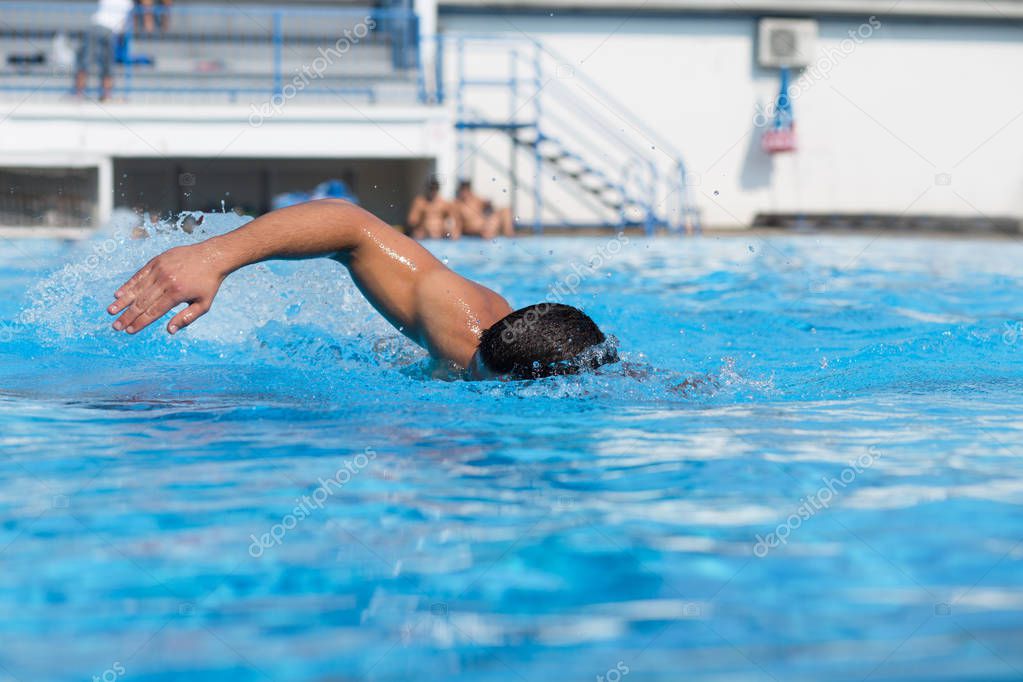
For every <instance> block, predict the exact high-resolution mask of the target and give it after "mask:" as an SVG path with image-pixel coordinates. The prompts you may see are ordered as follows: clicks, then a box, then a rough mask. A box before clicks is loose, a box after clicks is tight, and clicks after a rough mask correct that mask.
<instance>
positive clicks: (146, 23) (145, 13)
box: [140, 0, 156, 33]
mask: <svg viewBox="0 0 1023 682" xmlns="http://www.w3.org/2000/svg"><path fill="white" fill-rule="evenodd" d="M140 4H141V5H142V28H143V29H144V30H145V32H146V33H152V32H153V30H154V29H155V28H156V21H155V20H154V18H153V0H142V2H141V3H140Z"/></svg>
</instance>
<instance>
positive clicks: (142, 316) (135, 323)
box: [122, 293, 180, 334]
mask: <svg viewBox="0 0 1023 682" xmlns="http://www.w3.org/2000/svg"><path fill="white" fill-rule="evenodd" d="M179 302H180V301H177V300H175V298H174V297H173V296H171V295H170V294H168V293H164V294H163V295H161V296H160V297H159V298H157V299H156V300H155V301H152V302H151V303H149V304H148V305H145V306H142V305H140V306H139V310H140V311H141V313H139V315H137V316H136V317H135V319H133V320H131V321H130V322H128V325H127V327H126V328H125V331H126V332H128V333H129V334H138V333H139V332H140V331H142V330H143V329H145V328H146V327H148V326H149V325H150V324H152V322H153V320H156V319H159V318H161V317H163V316H164V315H166V314H167V311H168V310H170V309H171V308H173V307H174V306H176V305H177V304H178V303H179ZM122 319H123V318H122Z"/></svg>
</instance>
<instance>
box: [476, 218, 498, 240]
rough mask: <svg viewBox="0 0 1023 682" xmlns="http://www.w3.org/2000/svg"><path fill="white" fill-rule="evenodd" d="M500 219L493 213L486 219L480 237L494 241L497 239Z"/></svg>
mask: <svg viewBox="0 0 1023 682" xmlns="http://www.w3.org/2000/svg"><path fill="white" fill-rule="evenodd" d="M498 222H499V219H498V217H497V214H496V213H492V214H490V215H488V216H487V217H486V219H485V220H484V221H483V230H482V231H481V232H480V236H481V237H483V238H484V239H494V238H495V237H497V232H498V229H499V226H498Z"/></svg>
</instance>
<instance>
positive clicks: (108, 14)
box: [75, 0, 134, 102]
mask: <svg viewBox="0 0 1023 682" xmlns="http://www.w3.org/2000/svg"><path fill="white" fill-rule="evenodd" d="M133 9H134V4H133V1H132V0H99V4H98V6H97V8H96V12H95V14H93V15H92V26H91V27H90V28H89V32H88V33H87V34H86V35H85V38H84V39H83V40H82V46H81V47H80V48H79V50H78V64H77V67H76V70H75V93H76V94H77V95H78V96H79V97H82V96H84V95H85V88H86V86H87V85H88V80H89V67H90V65H92V64H96V65H97V66H98V67H99V77H100V82H101V92H100V98H99V99H100V101H101V102H105V101H106V100H108V99H110V91H111V90H113V89H114V60H115V57H116V54H117V43H118V41H119V40H120V38H121V36H122V35H124V32H125V31H126V30H128V22H129V21H130V20H131V13H132V11H133Z"/></svg>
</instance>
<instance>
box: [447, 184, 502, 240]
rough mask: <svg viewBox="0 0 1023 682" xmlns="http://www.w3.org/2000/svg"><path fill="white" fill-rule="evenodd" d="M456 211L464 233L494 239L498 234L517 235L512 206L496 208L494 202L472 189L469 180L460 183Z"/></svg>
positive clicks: (456, 198) (456, 197)
mask: <svg viewBox="0 0 1023 682" xmlns="http://www.w3.org/2000/svg"><path fill="white" fill-rule="evenodd" d="M455 211H456V215H457V216H458V222H459V224H460V226H461V231H462V233H464V234H468V235H474V236H478V237H483V238H484V239H493V238H494V237H496V236H497V235H498V234H500V235H502V236H505V237H514V236H515V225H514V223H512V214H511V209H510V208H502V209H498V210H495V209H494V204H493V203H491V202H490V201H488V200H487V199H484V198H483V197H481V196H479V195H477V194H476V193H475V192H473V191H472V184H471V183H470V182H469V181H468V180H462V181H461V182H460V183H458V193H457V194H456V196H455Z"/></svg>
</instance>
